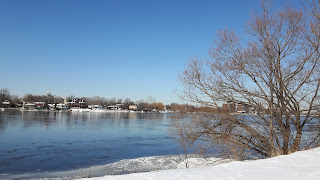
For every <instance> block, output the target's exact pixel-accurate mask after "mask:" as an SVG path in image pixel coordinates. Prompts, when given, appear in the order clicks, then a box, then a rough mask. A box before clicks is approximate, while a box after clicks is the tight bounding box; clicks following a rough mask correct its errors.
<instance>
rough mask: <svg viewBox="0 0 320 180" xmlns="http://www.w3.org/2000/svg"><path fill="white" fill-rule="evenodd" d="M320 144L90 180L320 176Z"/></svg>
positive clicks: (307, 179) (313, 179) (249, 179)
mask: <svg viewBox="0 0 320 180" xmlns="http://www.w3.org/2000/svg"><path fill="white" fill-rule="evenodd" d="M319 162H320V148H315V149H311V150H306V151H300V152H296V153H293V154H289V155H283V156H277V157H274V158H268V159H260V160H252V161H235V162H230V163H224V164H220V165H216V166H212V165H210V166H208V167H202V168H190V169H180V170H165V171H159V172H158V171H153V172H147V173H135V174H127V175H118V176H104V177H98V178H91V179H90V180H106V179H108V180H110V179H112V180H118V179H119V180H131V179H132V180H135V179H140V180H144V179H146V180H159V179H160V180H161V179H166V180H168V179H172V180H177V179H181V180H182V179H183V180H188V179H197V180H211V179H215V180H220V179H221V180H224V179H237V180H242V179H243V180H256V179H274V180H278V179H288V180H289V179H290V180H293V179H297V180H301V179H305V180H318V179H320V163H319Z"/></svg>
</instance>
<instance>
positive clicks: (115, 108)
mask: <svg viewBox="0 0 320 180" xmlns="http://www.w3.org/2000/svg"><path fill="white" fill-rule="evenodd" d="M107 109H109V110H117V109H118V106H117V105H115V106H107Z"/></svg>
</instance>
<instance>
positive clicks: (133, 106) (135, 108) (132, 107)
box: [129, 105, 138, 111]
mask: <svg viewBox="0 0 320 180" xmlns="http://www.w3.org/2000/svg"><path fill="white" fill-rule="evenodd" d="M129 110H132V111H136V110H138V106H137V105H130V106H129Z"/></svg>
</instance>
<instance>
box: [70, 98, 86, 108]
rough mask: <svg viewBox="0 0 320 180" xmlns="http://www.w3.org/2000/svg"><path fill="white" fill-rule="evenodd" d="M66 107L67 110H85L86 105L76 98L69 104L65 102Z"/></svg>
mask: <svg viewBox="0 0 320 180" xmlns="http://www.w3.org/2000/svg"><path fill="white" fill-rule="evenodd" d="M66 105H67V106H68V108H75V107H76V108H81V109H82V108H87V107H88V105H87V103H86V102H85V101H84V100H82V99H78V98H75V99H72V100H71V101H70V102H67V104H66Z"/></svg>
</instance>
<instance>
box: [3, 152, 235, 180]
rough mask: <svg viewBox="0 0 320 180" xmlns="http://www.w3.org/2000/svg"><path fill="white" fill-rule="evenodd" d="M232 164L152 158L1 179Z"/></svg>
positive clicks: (201, 158) (196, 158) (206, 159)
mask: <svg viewBox="0 0 320 180" xmlns="http://www.w3.org/2000/svg"><path fill="white" fill-rule="evenodd" d="M226 162H230V160H227V159H221V158H215V157H209V156H199V155H189V156H188V159H183V158H182V156H179V155H176V156H150V157H141V158H135V159H124V160H120V161H118V162H114V163H110V164H106V165H100V166H91V167H89V168H82V169H76V170H70V171H57V172H44V173H43V172H42V173H26V174H16V175H9V174H1V175H0V179H78V178H88V177H102V176H105V175H111V176H110V177H114V175H123V174H131V173H141V172H151V171H156V172H158V171H162V170H170V169H171V170H172V169H185V168H186V163H188V165H189V167H190V168H200V167H207V166H214V165H218V164H222V163H226Z"/></svg>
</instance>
